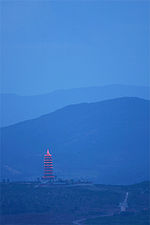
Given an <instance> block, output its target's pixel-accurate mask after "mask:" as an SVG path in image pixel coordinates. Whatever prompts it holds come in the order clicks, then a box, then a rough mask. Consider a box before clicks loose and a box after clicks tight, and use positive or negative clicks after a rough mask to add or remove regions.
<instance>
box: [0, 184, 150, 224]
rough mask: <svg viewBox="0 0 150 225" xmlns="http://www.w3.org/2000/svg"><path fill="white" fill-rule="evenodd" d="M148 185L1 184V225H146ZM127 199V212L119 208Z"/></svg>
mask: <svg viewBox="0 0 150 225" xmlns="http://www.w3.org/2000/svg"><path fill="white" fill-rule="evenodd" d="M149 191H150V189H149V182H143V183H140V184H136V185H130V186H119V185H116V186H114V185H99V184H98V185H92V184H80V185H55V184H51V185H47V186H41V185H40V184H39V183H36V182H33V183H21V182H20V183H1V207H0V208H1V217H0V224H1V225H14V224H17V225H40V224H41V225H47V224H49V225H59V224H61V225H71V224H76V225H81V224H88V225H97V224H99V225H148V224H150V219H149V214H148V212H149V196H150V193H149ZM126 193H129V195H128V201H127V203H128V208H127V211H126V212H124V213H121V211H120V207H119V204H120V203H121V202H123V201H124V198H125V196H126Z"/></svg>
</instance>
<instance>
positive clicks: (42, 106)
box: [0, 85, 150, 126]
mask: <svg viewBox="0 0 150 225" xmlns="http://www.w3.org/2000/svg"><path fill="white" fill-rule="evenodd" d="M118 97H140V98H144V99H149V98H150V95H149V88H148V87H138V86H127V85H109V86H101V87H89V88H76V89H70V90H58V91H55V92H52V93H49V94H45V95H38V96H19V95H14V94H1V96H0V106H1V110H0V118H1V123H0V126H9V125H11V124H15V123H17V122H21V121H24V120H28V119H33V118H36V117H39V116H41V115H43V114H46V113H50V112H53V111H55V110H57V109H59V108H62V107H64V106H66V105H70V104H78V103H83V102H86V103H90V102H96V101H102V100H107V99H113V98H118Z"/></svg>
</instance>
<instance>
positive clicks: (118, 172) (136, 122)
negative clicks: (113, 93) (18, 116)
mask: <svg viewBox="0 0 150 225" xmlns="http://www.w3.org/2000/svg"><path fill="white" fill-rule="evenodd" d="M60 96H61V94H60ZM149 109H150V102H149V100H144V99H139V98H129V97H125V98H118V99H112V100H106V101H102V102H96V103H82V104H76V105H70V106H67V107H64V108H62V109H60V110H57V111H55V112H52V113H50V114H47V115H45V116H41V117H39V118H37V119H33V120H29V121H26V122H21V123H18V124H16V125H12V126H9V127H6V128H1V150H2V153H1V155H2V177H9V178H11V179H32V178H35V177H39V176H42V173H43V155H44V153H45V152H46V148H50V151H51V152H52V154H53V162H54V171H55V173H56V174H57V175H58V176H60V177H68V178H71V177H72V178H87V179H89V180H92V181H94V182H97V183H105V184H108V183H109V184H130V183H136V182H140V181H143V180H146V179H148V167H149V158H148V156H149V154H148V152H149V123H148V121H149V117H150V114H149Z"/></svg>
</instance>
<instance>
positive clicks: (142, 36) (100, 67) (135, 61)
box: [1, 0, 150, 95]
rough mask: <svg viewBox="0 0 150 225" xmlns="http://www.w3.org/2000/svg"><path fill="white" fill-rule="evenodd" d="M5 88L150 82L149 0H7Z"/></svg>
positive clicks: (32, 90)
mask: <svg viewBox="0 0 150 225" xmlns="http://www.w3.org/2000/svg"><path fill="white" fill-rule="evenodd" d="M1 6H2V20H1V21H2V29H1V32H2V35H1V36H2V51H1V52H2V60H1V64H2V65H1V66H2V73H1V76H2V79H1V81H2V92H9V93H18V94H23V95H24V94H40V93H46V92H49V91H53V90H56V89H60V88H72V87H82V86H95V85H96V86H97V85H105V84H114V83H119V84H136V85H147V84H148V76H149V74H148V72H149V66H148V63H149V61H148V51H149V49H148V42H149V38H150V37H148V29H149V25H150V24H148V23H149V18H148V14H149V5H148V2H146V1H145V2H144V1H141V2H140V1H137V2H136V1H128V2H127V1H126V2H124V1H122V2H121V1H114V2H109V1H107V2H106V1H53V2H52V1H51V2H50V1H36V0H35V1H20V2H19V1H7V0H6V1H5V2H4V1H3V3H1Z"/></svg>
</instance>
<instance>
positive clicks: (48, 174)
mask: <svg viewBox="0 0 150 225" xmlns="http://www.w3.org/2000/svg"><path fill="white" fill-rule="evenodd" d="M43 179H46V180H53V179H54V175H53V162H52V155H51V154H50V153H49V149H47V153H46V154H45V155H44V176H43Z"/></svg>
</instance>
